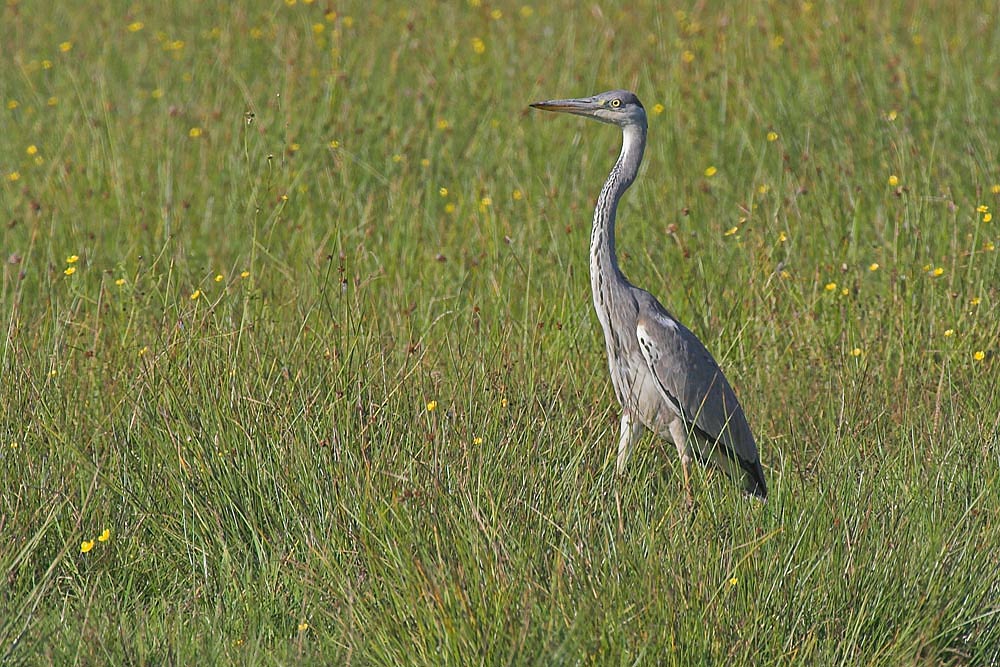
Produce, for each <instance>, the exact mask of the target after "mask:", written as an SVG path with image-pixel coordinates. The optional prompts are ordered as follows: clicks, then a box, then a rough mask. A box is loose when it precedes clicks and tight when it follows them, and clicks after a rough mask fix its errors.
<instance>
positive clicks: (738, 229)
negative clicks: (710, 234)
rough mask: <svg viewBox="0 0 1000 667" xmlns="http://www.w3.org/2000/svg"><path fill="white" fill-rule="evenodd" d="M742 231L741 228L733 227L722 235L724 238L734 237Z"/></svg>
mask: <svg viewBox="0 0 1000 667" xmlns="http://www.w3.org/2000/svg"><path fill="white" fill-rule="evenodd" d="M738 231H740V228H739V227H736V226H733V227H730V228H729V229H727V230H726V231H724V232H723V233H722V235H723V236H732V235H733V234H735V233H736V232H738Z"/></svg>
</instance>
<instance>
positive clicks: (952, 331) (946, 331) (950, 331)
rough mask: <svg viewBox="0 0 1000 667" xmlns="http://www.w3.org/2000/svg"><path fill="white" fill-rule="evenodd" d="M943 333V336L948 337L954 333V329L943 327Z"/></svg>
mask: <svg viewBox="0 0 1000 667" xmlns="http://www.w3.org/2000/svg"><path fill="white" fill-rule="evenodd" d="M944 335H945V338H950V337H951V336H954V335H955V330H954V329H945V330H944Z"/></svg>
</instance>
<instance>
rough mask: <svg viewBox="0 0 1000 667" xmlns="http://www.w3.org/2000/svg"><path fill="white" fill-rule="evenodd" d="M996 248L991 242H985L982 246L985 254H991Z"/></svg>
mask: <svg viewBox="0 0 1000 667" xmlns="http://www.w3.org/2000/svg"><path fill="white" fill-rule="evenodd" d="M995 247H996V246H994V245H993V241H987V242H986V243H984V244H983V250H985V251H987V252H992V251H993V250H994V248H995Z"/></svg>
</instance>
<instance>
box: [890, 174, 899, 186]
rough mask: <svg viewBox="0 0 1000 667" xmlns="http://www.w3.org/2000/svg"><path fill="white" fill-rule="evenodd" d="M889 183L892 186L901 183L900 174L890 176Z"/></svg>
mask: <svg viewBox="0 0 1000 667" xmlns="http://www.w3.org/2000/svg"><path fill="white" fill-rule="evenodd" d="M889 185H890V186H892V187H896V186H897V185H899V176H896V174H892V175H891V176H889Z"/></svg>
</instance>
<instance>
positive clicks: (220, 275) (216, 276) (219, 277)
mask: <svg viewBox="0 0 1000 667" xmlns="http://www.w3.org/2000/svg"><path fill="white" fill-rule="evenodd" d="M214 280H215V282H217V283H221V282H222V280H223V278H222V274H221V273H216V274H215V278H214Z"/></svg>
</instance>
